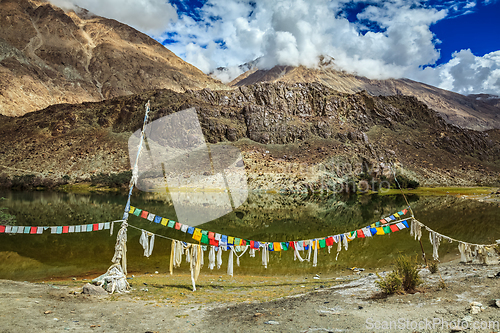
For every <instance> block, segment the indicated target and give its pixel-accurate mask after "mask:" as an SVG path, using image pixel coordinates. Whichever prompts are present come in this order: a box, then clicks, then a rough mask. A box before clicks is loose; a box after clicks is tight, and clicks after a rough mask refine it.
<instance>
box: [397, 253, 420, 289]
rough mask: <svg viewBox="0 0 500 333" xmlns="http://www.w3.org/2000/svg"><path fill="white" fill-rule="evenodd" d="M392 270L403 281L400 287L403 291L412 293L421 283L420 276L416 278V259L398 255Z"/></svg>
mask: <svg viewBox="0 0 500 333" xmlns="http://www.w3.org/2000/svg"><path fill="white" fill-rule="evenodd" d="M394 268H395V269H394V270H395V271H396V273H397V274H398V275H399V276H400V277H401V279H402V280H403V284H402V286H403V289H404V291H414V290H415V288H416V287H417V286H418V285H420V284H421V283H422V280H420V276H418V263H417V260H416V259H412V258H411V257H409V256H404V255H400V256H399V257H398V258H397V259H396V264H395V267H394Z"/></svg>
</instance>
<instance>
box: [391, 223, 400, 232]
mask: <svg viewBox="0 0 500 333" xmlns="http://www.w3.org/2000/svg"><path fill="white" fill-rule="evenodd" d="M389 227H390V228H391V231H392V232H396V231H399V228H398V226H397V225H395V224H391V225H390V226H389Z"/></svg>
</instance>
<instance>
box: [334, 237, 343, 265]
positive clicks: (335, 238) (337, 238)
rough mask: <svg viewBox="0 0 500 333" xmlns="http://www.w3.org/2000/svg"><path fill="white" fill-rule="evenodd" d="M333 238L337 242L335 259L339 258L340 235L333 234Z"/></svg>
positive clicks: (340, 248)
mask: <svg viewBox="0 0 500 333" xmlns="http://www.w3.org/2000/svg"><path fill="white" fill-rule="evenodd" d="M333 240H334V241H335V242H336V243H337V256H335V261H337V259H338V258H339V253H340V251H342V238H341V237H340V235H335V236H333Z"/></svg>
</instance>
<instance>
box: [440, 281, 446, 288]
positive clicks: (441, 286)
mask: <svg viewBox="0 0 500 333" xmlns="http://www.w3.org/2000/svg"><path fill="white" fill-rule="evenodd" d="M438 288H439V289H446V283H444V280H439V284H438Z"/></svg>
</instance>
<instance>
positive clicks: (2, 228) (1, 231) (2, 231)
mask: <svg viewBox="0 0 500 333" xmlns="http://www.w3.org/2000/svg"><path fill="white" fill-rule="evenodd" d="M4 232H5V226H4V225H0V234H3V233H4Z"/></svg>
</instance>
